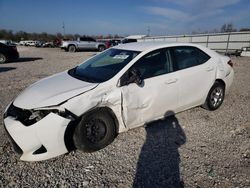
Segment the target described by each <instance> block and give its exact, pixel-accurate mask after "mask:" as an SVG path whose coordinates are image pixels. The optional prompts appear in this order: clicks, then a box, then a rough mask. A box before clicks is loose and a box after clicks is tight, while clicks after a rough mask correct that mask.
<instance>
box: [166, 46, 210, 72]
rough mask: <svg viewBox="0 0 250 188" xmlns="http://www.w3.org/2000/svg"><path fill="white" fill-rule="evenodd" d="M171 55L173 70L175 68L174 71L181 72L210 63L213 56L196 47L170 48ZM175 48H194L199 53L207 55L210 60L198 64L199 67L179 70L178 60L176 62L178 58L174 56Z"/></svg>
mask: <svg viewBox="0 0 250 188" xmlns="http://www.w3.org/2000/svg"><path fill="white" fill-rule="evenodd" d="M170 48H171V49H170V53H171V58H172V63H173V68H174V71H181V70H185V69H189V68H192V67H196V66H200V65H203V64H204V63H206V62H208V61H209V60H210V59H211V56H210V55H208V54H207V53H206V52H204V51H203V50H201V49H200V48H198V47H195V46H173V47H170ZM175 48H193V49H196V50H198V51H199V52H201V53H203V54H204V55H206V56H207V57H209V58H208V60H207V61H205V62H203V63H201V64H198V65H194V66H191V67H187V68H184V69H179V68H178V63H177V60H176V57H175V55H174V49H175Z"/></svg>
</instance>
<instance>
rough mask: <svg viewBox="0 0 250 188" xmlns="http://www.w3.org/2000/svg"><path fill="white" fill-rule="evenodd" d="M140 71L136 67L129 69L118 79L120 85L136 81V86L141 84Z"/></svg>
mask: <svg viewBox="0 0 250 188" xmlns="http://www.w3.org/2000/svg"><path fill="white" fill-rule="evenodd" d="M142 82H143V80H142V78H141V73H140V71H139V70H137V69H136V68H131V69H129V70H128V71H127V72H126V73H125V74H124V75H123V76H122V77H121V79H120V86H125V85H129V84H130V83H136V84H137V85H138V86H141V85H142Z"/></svg>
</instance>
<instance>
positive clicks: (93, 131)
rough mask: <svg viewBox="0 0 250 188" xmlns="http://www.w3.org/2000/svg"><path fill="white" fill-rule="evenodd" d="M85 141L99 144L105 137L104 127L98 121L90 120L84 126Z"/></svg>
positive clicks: (101, 122) (103, 124)
mask: <svg viewBox="0 0 250 188" xmlns="http://www.w3.org/2000/svg"><path fill="white" fill-rule="evenodd" d="M86 128H87V135H86V136H87V139H88V140H89V141H90V142H92V143H98V142H100V141H101V140H102V139H103V138H104V137H105V135H106V125H105V123H104V122H103V121H101V120H99V119H93V120H90V121H89V122H88V123H87V124H86Z"/></svg>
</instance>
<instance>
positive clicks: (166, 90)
mask: <svg viewBox="0 0 250 188" xmlns="http://www.w3.org/2000/svg"><path fill="white" fill-rule="evenodd" d="M132 69H136V70H137V71H139V72H140V74H141V79H142V80H143V81H142V83H141V84H140V85H139V84H138V85H137V84H136V83H125V84H123V83H122V82H120V85H121V87H120V88H121V92H122V109H123V111H122V113H123V119H124V123H125V124H126V126H128V127H129V128H134V127H138V126H140V125H142V124H144V123H147V122H150V121H152V120H155V119H159V118H161V117H164V116H165V115H166V113H167V114H168V113H173V112H175V111H176V109H177V108H178V92H179V88H178V77H177V72H174V71H173V65H172V59H171V54H170V51H169V50H168V49H160V50H155V51H153V52H150V53H148V54H146V55H145V56H143V57H142V58H141V59H139V60H138V61H137V62H136V63H135V64H134V65H133V66H132V67H131V68H130V69H129V70H128V71H127V73H125V74H124V75H123V76H122V78H121V80H124V77H126V76H127V75H129V74H128V73H129V71H130V70H132ZM121 80H120V81H121Z"/></svg>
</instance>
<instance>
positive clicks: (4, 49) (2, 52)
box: [0, 43, 19, 63]
mask: <svg viewBox="0 0 250 188" xmlns="http://www.w3.org/2000/svg"><path fill="white" fill-rule="evenodd" d="M18 58H19V53H18V51H17V48H16V46H15V45H6V44H3V43H0V63H5V62H6V61H10V60H16V59H18Z"/></svg>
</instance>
